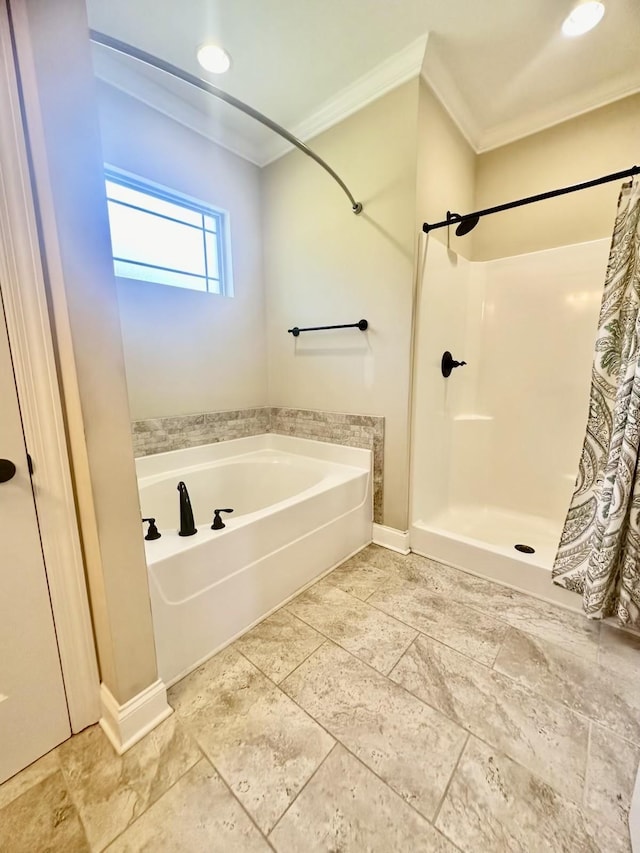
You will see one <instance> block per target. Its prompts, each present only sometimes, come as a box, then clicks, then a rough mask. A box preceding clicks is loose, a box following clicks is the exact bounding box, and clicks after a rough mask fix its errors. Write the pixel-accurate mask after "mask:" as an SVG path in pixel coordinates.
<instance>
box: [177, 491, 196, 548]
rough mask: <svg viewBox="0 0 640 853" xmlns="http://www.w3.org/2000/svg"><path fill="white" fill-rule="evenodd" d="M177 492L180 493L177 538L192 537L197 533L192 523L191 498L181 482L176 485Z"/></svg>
mask: <svg viewBox="0 0 640 853" xmlns="http://www.w3.org/2000/svg"><path fill="white" fill-rule="evenodd" d="M178 491H179V492H180V530H179V531H178V536H193V534H194V533H197V532H198V531H197V530H196V526H195V524H194V522H193V510H192V509H191V498H190V497H189V492H188V491H187V487H186V486H185V484H184V483H183V482H182V480H180V482H179V483H178Z"/></svg>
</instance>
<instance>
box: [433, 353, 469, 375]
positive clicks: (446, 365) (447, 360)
mask: <svg viewBox="0 0 640 853" xmlns="http://www.w3.org/2000/svg"><path fill="white" fill-rule="evenodd" d="M466 363H467V362H466V361H455V360H454V358H453V356H452V355H451V353H450V352H449V350H447V351H446V352H444V353H443V354H442V361H441V363H440V369H441V370H442V375H443V376H444V378H445V379H446V378H447V377H448V376H451V371H452V370H453V368H454V367H464V365H465V364H466Z"/></svg>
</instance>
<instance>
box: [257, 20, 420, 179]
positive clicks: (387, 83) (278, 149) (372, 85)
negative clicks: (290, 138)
mask: <svg viewBox="0 0 640 853" xmlns="http://www.w3.org/2000/svg"><path fill="white" fill-rule="evenodd" d="M428 37H429V34H428V33H425V34H424V35H422V36H420V37H419V38H417V39H415V41H412V42H411V44H408V45H407V46H406V47H405V48H403V49H402V50H401V51H399V52H398V53H396V54H394V55H393V56H391V57H389V59H386V60H385V61H384V62H381V63H380V64H379V65H376V67H375V68H373V69H372V70H371V71H369V72H368V73H367V74H364V75H363V76H362V77H359V78H358V79H357V80H356V81H355V82H353V83H351V84H350V85H349V86H347V87H345V88H344V89H342V90H341V91H340V92H338V94H337V95H335V96H334V97H333V98H330V99H329V100H328V101H325V103H324V104H322V106H320V107H319V108H318V109H317V110H316V111H315V112H314V113H312V114H311V115H310V116H308V117H307V118H306V119H304V121H301V122H300V123H299V124H297V125H296V126H295V127H293V128H290V130H291V133H292V134H293V135H294V136H297V137H298V139H301V140H303V141H307V140H309V139H312V138H313V137H314V136H318V134H320V133H322V132H323V131H325V130H328V129H329V128H330V127H333V126H334V125H336V124H339V123H340V122H341V121H344V119H346V118H348V117H349V116H350V115H353V114H354V113H356V112H358V111H359V110H361V109H362V108H363V107H366V106H367V104H370V103H372V102H373V101H375V100H377V99H378V98H381V97H382V96H383V95H386V94H387V93H388V92H390V91H392V90H393V89H396V88H397V87H398V86H401V85H402V84H403V83H406V82H407V81H408V80H411V79H412V78H414V77H417V76H418V74H419V73H420V69H421V68H422V63H423V61H424V57H425V51H426V48H427V42H428ZM268 148H269V153H268V154H267V155H266V157H265V158H263V160H262V162H261V164H260V165H262V166H267V165H268V164H269V163H272V162H273V161H274V160H277V159H279V158H280V157H282V156H283V155H284V154H286V153H287V152H288V151H291V150H292V148H293V146H292V145H290V144H289V143H288V142H285V141H284V140H282V139H274V141H273V143H269V145H268Z"/></svg>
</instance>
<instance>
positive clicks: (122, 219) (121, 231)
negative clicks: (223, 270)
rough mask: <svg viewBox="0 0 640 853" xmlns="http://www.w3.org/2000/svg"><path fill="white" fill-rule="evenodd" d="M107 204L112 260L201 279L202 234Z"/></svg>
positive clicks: (198, 231) (111, 203)
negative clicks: (173, 271) (134, 263)
mask: <svg viewBox="0 0 640 853" xmlns="http://www.w3.org/2000/svg"><path fill="white" fill-rule="evenodd" d="M108 204H109V223H110V226H111V242H112V245H113V256H114V258H122V259H124V260H129V261H141V262H144V263H147V264H153V265H154V266H159V267H169V268H170V269H177V270H182V271H184V272H191V273H196V274H198V275H202V276H204V274H205V268H204V253H203V248H202V231H200V230H197V229H195V228H190V227H189V226H187V225H181V224H180V223H178V222H172V221H170V220H168V219H160V218H158V217H157V216H153V215H150V214H148V213H145V212H144V211H140V210H133V209H132V208H130V207H123V206H122V205H120V204H118V203H117V202H113V201H110V202H109V203H108Z"/></svg>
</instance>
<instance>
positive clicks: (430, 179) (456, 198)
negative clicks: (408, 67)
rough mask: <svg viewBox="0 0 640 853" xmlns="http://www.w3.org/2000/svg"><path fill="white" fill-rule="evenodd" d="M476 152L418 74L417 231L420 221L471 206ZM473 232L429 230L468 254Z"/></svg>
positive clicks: (437, 217) (441, 239) (438, 238)
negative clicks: (458, 234) (458, 235)
mask: <svg viewBox="0 0 640 853" xmlns="http://www.w3.org/2000/svg"><path fill="white" fill-rule="evenodd" d="M475 170H476V155H475V153H474V151H473V148H471V146H470V145H469V143H468V142H467V141H466V139H465V138H464V137H463V135H462V134H461V133H460V131H459V130H458V127H457V125H456V124H455V123H454V122H453V120H452V119H451V118H450V116H449V114H448V113H447V111H446V110H445V109H444V107H443V106H442V104H441V103H440V101H439V100H438V99H437V98H436V96H435V95H434V94H433V92H432V91H431V89H430V88H429V86H428V85H427V84H426V83H425V81H424V80H423V79H422V78H420V100H419V112H418V181H417V186H416V198H417V213H418V223H417V230H418V233H419V232H420V229H421V228H422V224H423V222H440V221H442V220H443V219H446V216H447V210H450V211H451V212H452V213H468V212H469V211H471V210H473V205H474V194H475ZM473 236H474V235H473V232H472V233H471V234H469V235H468V236H465V237H456V235H455V228H450V229H447V228H440V229H438V230H436V231H432V232H431V233H430V237H431V238H433V239H434V240H439V241H440V242H441V243H445V245H446V244H447V241H449V245H450V247H451V248H452V249H453V250H454V251H456V252H460V253H461V254H463V255H464V256H465V257H467V258H469V257H471V254H472V246H473Z"/></svg>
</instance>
